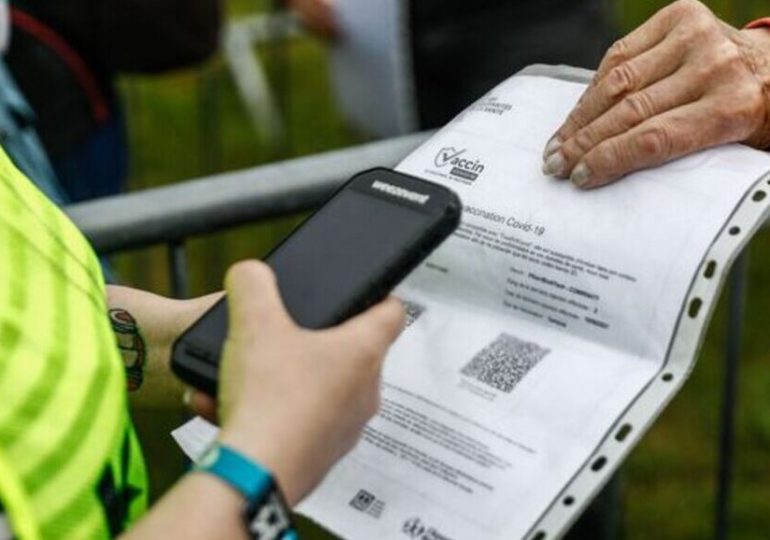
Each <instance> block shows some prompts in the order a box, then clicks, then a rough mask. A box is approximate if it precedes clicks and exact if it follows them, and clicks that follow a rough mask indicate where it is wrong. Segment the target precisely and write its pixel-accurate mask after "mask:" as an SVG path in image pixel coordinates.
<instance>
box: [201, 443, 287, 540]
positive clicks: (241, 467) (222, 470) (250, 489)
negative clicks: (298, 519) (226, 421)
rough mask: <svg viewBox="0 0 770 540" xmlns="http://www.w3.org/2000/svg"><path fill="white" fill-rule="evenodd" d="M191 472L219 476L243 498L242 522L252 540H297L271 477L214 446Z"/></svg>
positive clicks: (243, 458)
mask: <svg viewBox="0 0 770 540" xmlns="http://www.w3.org/2000/svg"><path fill="white" fill-rule="evenodd" d="M194 470H196V471H201V472H206V473H209V474H213V475H214V476H217V477H219V478H220V479H221V480H223V481H224V482H225V483H226V484H228V485H229V486H230V487H232V488H233V489H235V490H236V491H237V492H239V493H240V494H242V495H243V497H244V498H245V499H246V504H245V505H244V507H243V520H244V524H245V526H246V531H247V532H248V534H249V537H250V538H252V539H253V540H298V539H299V536H298V535H297V532H296V530H295V529H294V526H293V524H292V522H291V516H290V514H289V510H288V508H287V506H286V502H285V501H284V498H283V496H282V495H281V491H280V489H279V488H278V484H276V482H275V479H274V478H273V475H272V474H271V473H270V472H269V471H268V470H267V469H265V468H264V467H262V466H260V465H259V464H257V463H255V462H254V461H252V460H251V459H249V458H247V457H246V456H244V455H243V454H241V453H240V452H238V451H236V450H234V449H232V448H230V447H228V446H225V445H223V444H220V443H219V442H216V443H214V444H213V445H212V446H211V447H210V448H208V449H207V450H206V452H205V453H204V454H203V457H202V458H201V459H200V461H198V463H197V464H196V466H195V468H194Z"/></svg>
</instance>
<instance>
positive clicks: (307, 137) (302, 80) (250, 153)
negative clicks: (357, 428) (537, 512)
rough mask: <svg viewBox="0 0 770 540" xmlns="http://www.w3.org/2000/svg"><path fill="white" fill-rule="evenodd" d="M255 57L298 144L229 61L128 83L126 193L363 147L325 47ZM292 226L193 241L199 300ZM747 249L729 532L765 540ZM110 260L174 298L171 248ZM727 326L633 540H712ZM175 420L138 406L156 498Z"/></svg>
mask: <svg viewBox="0 0 770 540" xmlns="http://www.w3.org/2000/svg"><path fill="white" fill-rule="evenodd" d="M664 3H665V2H661V1H659V0H655V1H642V0H637V1H633V2H631V1H629V2H624V3H623V4H622V5H620V4H619V5H618V6H617V8H616V9H617V13H618V17H619V19H620V23H619V26H620V28H622V29H624V30H629V29H631V28H633V27H635V26H636V25H638V24H639V23H640V22H641V21H643V20H644V19H645V18H646V17H648V16H649V15H650V14H652V13H653V12H654V11H655V10H656V9H657V8H658V7H659V6H661V5H662V4H664ZM255 5H256V6H257V7H259V5H260V4H259V3H254V2H246V0H241V1H238V2H233V3H232V4H230V9H231V10H232V12H233V13H237V14H240V13H246V12H249V11H250V10H252V9H254V8H253V7H252V6H255ZM709 5H710V6H711V7H712V8H713V9H714V10H715V11H716V12H717V13H718V14H719V15H720V16H722V17H723V18H725V19H726V20H728V21H731V22H734V23H735V22H739V23H743V22H745V21H746V20H748V19H750V18H752V17H755V16H759V15H761V14H763V13H764V14H768V13H770V2H767V1H764V2H758V1H754V2H747V1H744V2H728V1H725V0H723V1H720V2H711V3H710V4H709ZM260 55H261V57H262V58H263V59H264V60H265V61H266V63H267V65H268V67H269V68H270V76H271V80H273V81H274V83H275V84H277V85H278V86H280V88H281V89H282V94H281V95H282V98H281V106H282V110H283V113H284V117H285V120H286V125H287V128H288V131H289V133H290V135H291V137H290V141H291V142H290V144H289V145H285V146H283V147H280V148H278V149H275V148H270V146H269V145H267V144H266V143H265V142H264V141H261V140H260V139H259V137H258V136H257V134H256V132H255V130H254V129H253V126H251V125H250V123H249V121H248V118H247V116H246V114H245V111H244V110H243V108H242V107H241V106H240V104H239V101H238V98H237V96H236V92H235V89H234V87H233V84H232V82H231V81H230V79H229V77H228V75H227V74H226V70H225V69H224V65H223V63H222V60H221V59H215V60H213V61H212V62H211V63H210V64H209V65H207V66H206V67H205V69H202V70H200V71H188V72H181V73H174V74H171V75H168V76H164V77H159V78H137V77H133V78H130V79H125V80H123V81H122V83H121V84H122V87H123V90H124V95H125V97H126V103H127V108H128V111H129V118H130V131H131V141H132V148H133V161H132V163H133V174H132V179H131V188H132V189H143V188H147V187H152V186H158V185H163V184H167V183H170V182H176V181H179V180H183V179H188V178H193V177H197V176H200V175H204V174H209V173H212V172H216V171H222V170H232V169H238V168H243V167H249V166H254V165H258V164H260V163H266V162H269V161H271V160H275V159H281V158H286V157H291V156H298V155H304V154H309V153H314V152H320V151H324V150H328V149H332V148H337V147H341V146H346V145H350V144H354V143H355V142H357V141H358V138H357V137H356V135H355V134H353V133H352V132H350V131H349V130H348V129H347V128H346V127H345V126H344V124H343V122H342V121H341V120H340V116H339V114H338V112H337V111H336V109H335V106H334V104H333V99H332V96H331V92H330V88H329V82H328V77H327V64H326V54H325V49H324V47H323V45H322V44H320V43H318V42H317V41H315V40H312V39H302V40H298V41H295V42H292V43H290V44H288V45H287V46H286V47H283V48H280V49H279V50H261V51H260ZM280 55H284V58H286V59H288V60H289V63H288V65H289V70H288V73H286V72H282V71H281V70H280V69H278V66H279V65H280V64H279V59H280ZM207 89H208V90H207ZM202 110H203V111H205V112H204V113H201V111H202ZM295 220H296V218H286V219H282V220H279V221H276V222H272V223H268V224H262V225H254V226H248V227H241V228H238V229H236V230H232V231H228V232H225V233H218V234H214V235H210V236H206V237H203V238H196V239H192V240H191V241H190V242H189V243H188V247H189V253H190V260H191V266H190V277H191V284H192V292H193V293H194V294H202V293H205V292H209V291H212V290H216V289H218V288H219V287H220V282H221V278H222V275H223V273H224V271H225V269H226V268H227V266H228V265H229V264H231V263H232V262H234V261H236V260H239V259H242V258H245V257H254V256H260V255H262V254H264V253H265V252H266V251H267V250H268V249H269V248H270V246H272V245H273V244H274V243H275V242H277V241H278V240H279V239H280V238H282V237H283V235H285V234H286V232H287V231H288V230H289V229H290V227H291V226H292V224H293V222H294V221H295ZM749 252H750V262H751V266H750V277H749V291H750V295H749V302H748V306H747V313H746V321H747V325H746V330H745V340H744V350H743V361H742V364H741V378H740V391H741V395H740V400H739V409H738V434H737V437H738V438H737V447H736V461H735V465H736V476H735V480H736V483H735V487H734V498H733V516H732V517H733V519H732V536H733V537H734V538H740V539H754V538H756V539H759V538H767V536H768V532H767V531H768V530H770V332H768V328H767V325H768V322H769V321H770V319H769V318H768V316H767V310H768V308H769V307H770V282H769V281H768V279H767V278H768V275H769V274H770V270H769V269H770V235H768V234H767V233H763V234H760V235H759V236H758V237H757V238H756V239H755V240H754V242H753V243H752V245H751V247H750V249H749ZM116 264H117V266H118V268H119V270H120V272H121V274H122V275H123V276H124V277H125V278H126V279H127V280H128V281H129V282H131V283H133V284H134V285H136V286H140V287H143V288H146V289H150V290H154V291H157V292H161V293H168V292H169V284H168V280H167V268H166V259H165V252H164V250H163V248H152V249H146V250H141V251H137V252H132V253H128V254H123V255H121V256H119V257H117V259H116ZM725 327H726V310H725V301H724V298H723V301H722V302H721V303H720V306H719V307H718V309H717V311H716V313H715V316H714V320H713V322H712V325H711V329H710V331H709V334H708V338H707V339H706V342H705V345H704V348H703V351H702V354H701V357H700V360H699V363H698V366H697V368H696V369H695V372H694V373H693V375H692V377H691V379H690V381H689V382H688V383H687V385H686V386H685V388H684V390H683V391H682V392H681V394H680V395H679V396H678V397H677V398H676V400H675V401H674V402H673V403H672V405H671V406H670V407H669V408H668V409H667V410H666V412H665V413H664V414H663V416H662V417H661V418H660V420H659V421H658V422H657V423H656V424H655V426H654V427H653V428H652V429H651V430H650V431H649V433H648V434H647V435H646V436H645V438H644V440H643V442H642V443H641V444H640V445H639V447H638V448H637V449H636V450H635V451H634V452H633V454H632V455H631V457H630V458H629V459H628V461H627V463H626V464H625V466H624V467H623V472H622V475H623V483H624V496H623V502H624V519H623V525H624V530H625V535H624V536H625V538H628V539H646V538H650V537H654V538H656V539H667V538H676V539H700V538H704V537H708V536H710V535H711V531H712V527H713V525H712V521H713V517H712V516H713V505H714V484H715V482H714V480H715V470H716V469H715V460H716V455H717V453H716V445H717V440H718V436H719V432H718V410H719V406H720V400H721V387H722V380H723V377H724V370H723V352H724V349H725ZM181 414H182V413H181V412H180V411H179V410H176V411H155V410H147V409H143V408H141V407H139V408H138V411H137V417H138V423H139V427H140V430H141V431H142V433H143V438H144V440H145V448H146V450H147V452H146V453H147V456H148V460H149V462H150V464H151V468H152V472H153V480H154V485H155V491H154V493H155V495H158V494H159V493H161V492H162V491H163V490H164V489H165V488H166V487H167V486H168V485H169V484H170V483H171V482H172V481H173V480H174V479H175V478H176V476H177V475H178V474H179V473H181V471H182V470H183V464H182V462H181V460H180V458H179V456H178V453H177V452H176V450H175V449H174V447H173V445H172V444H171V443H170V440H169V438H168V437H166V436H165V435H164V436H161V437H159V436H158V433H159V432H160V433H166V432H167V431H168V429H169V428H171V427H173V426H174V425H175V424H177V423H178V422H179V420H180V418H181ZM303 530H304V532H305V533H306V535H307V536H308V537H311V538H323V537H324V535H323V534H321V533H319V532H318V531H315V530H313V531H311V532H309V529H307V528H305V529H303Z"/></svg>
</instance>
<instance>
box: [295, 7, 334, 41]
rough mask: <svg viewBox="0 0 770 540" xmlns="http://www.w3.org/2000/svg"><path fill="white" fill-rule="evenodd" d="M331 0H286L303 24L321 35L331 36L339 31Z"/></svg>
mask: <svg viewBox="0 0 770 540" xmlns="http://www.w3.org/2000/svg"><path fill="white" fill-rule="evenodd" d="M333 2H334V0H288V1H287V4H288V6H289V8H291V9H292V10H293V11H295V12H296V13H297V14H298V15H299V17H300V19H302V22H303V23H304V24H305V26H307V27H308V28H310V29H311V30H312V31H314V32H316V33H317V34H320V35H321V36H322V37H325V38H333V37H335V36H336V35H337V34H338V33H339V28H338V27H337V21H336V20H335V18H334V5H333Z"/></svg>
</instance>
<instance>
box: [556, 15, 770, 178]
mask: <svg viewBox="0 0 770 540" xmlns="http://www.w3.org/2000/svg"><path fill="white" fill-rule="evenodd" d="M729 142H743V143H746V144H749V145H751V146H754V147H756V148H760V149H764V148H766V147H767V146H768V145H770V32H769V31H768V30H766V29H761V28H760V29H753V30H737V29H735V28H733V27H732V26H730V25H728V24H726V23H724V22H722V21H721V20H719V19H718V18H717V17H716V16H715V15H714V14H713V13H712V12H711V11H710V10H709V9H708V8H707V7H706V6H704V5H703V4H701V3H700V2H697V1H696V0H679V1H677V2H674V3H673V4H670V5H669V6H667V7H665V8H663V9H662V10H660V11H659V12H658V13H656V14H655V15H654V16H653V17H652V18H651V19H650V20H649V21H648V22H647V23H645V24H644V25H642V26H641V27H639V28H638V29H636V30H634V31H633V32H632V33H631V34H629V35H628V36H626V37H625V38H623V39H621V40H620V41H618V42H616V43H615V44H614V45H613V46H612V47H611V48H610V50H609V51H608V52H607V55H606V56H605V57H604V60H603V61H602V63H601V65H600V66H599V69H598V71H597V73H596V76H595V78H594V80H593V82H592V83H591V85H590V86H589V88H588V89H587V90H586V92H585V94H584V95H583V96H582V98H581V99H580V101H579V102H578V104H577V106H576V107H575V109H574V110H573V111H572V112H571V113H570V115H569V117H568V118H567V120H566V122H565V123H564V124H563V125H562V126H561V127H560V128H559V129H558V130H557V131H556V133H555V135H554V136H553V138H552V139H551V140H550V141H549V143H548V145H547V147H546V150H545V153H544V156H543V159H544V165H543V171H544V172H545V173H546V174H548V175H553V176H556V177H559V178H569V179H571V180H572V182H573V183H574V184H575V185H577V186H578V187H581V188H594V187H599V186H602V185H605V184H607V183H609V182H612V181H613V180H617V179H618V178H620V177H622V176H624V175H625V174H627V173H629V172H631V171H634V170H638V169H642V168H646V167H651V166H655V165H659V164H662V163H665V162H667V161H670V160H672V159H675V158H677V157H680V156H683V155H686V154H690V153H692V152H696V151H698V150H701V149H704V148H708V147H712V146H716V145H719V144H724V143H729Z"/></svg>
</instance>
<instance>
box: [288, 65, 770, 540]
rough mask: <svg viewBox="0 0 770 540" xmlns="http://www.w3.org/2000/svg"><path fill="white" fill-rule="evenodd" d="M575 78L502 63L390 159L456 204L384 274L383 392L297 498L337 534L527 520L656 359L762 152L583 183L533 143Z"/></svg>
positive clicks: (435, 537)
mask: <svg viewBox="0 0 770 540" xmlns="http://www.w3.org/2000/svg"><path fill="white" fill-rule="evenodd" d="M584 88H585V87H584V86H583V85H581V84H577V83H570V82H564V81H558V80H555V79H551V78H547V77H533V76H516V77H513V78H511V79H509V80H508V81H506V82H505V83H503V84H501V85H500V86H499V87H497V88H496V89H494V90H493V91H491V92H490V93H489V94H488V95H486V96H484V97H483V98H482V99H481V100H479V101H478V102H476V103H475V104H473V105H472V106H470V107H469V108H468V109H467V110H466V111H465V112H464V113H462V114H461V115H460V116H459V117H458V118H457V119H456V120H454V121H453V122H452V123H451V124H449V125H448V126H446V127H445V128H444V129H443V130H441V131H440V132H439V133H438V134H437V135H435V136H434V137H432V138H431V139H430V140H429V141H428V142H427V143H425V144H424V145H423V146H422V147H421V148H419V149H418V150H417V151H415V152H414V153H413V154H412V155H410V156H409V157H408V158H407V159H406V160H405V161H403V162H402V163H401V164H400V166H399V167H398V170H400V171H402V172H405V173H409V174H412V175H415V176H419V177H422V178H425V179H427V180H431V181H434V182H438V183H441V184H444V185H446V186H448V187H451V188H452V189H454V190H456V191H457V193H458V194H459V195H460V197H461V199H462V201H463V205H464V215H463V221H462V224H461V226H460V228H459V229H458V231H457V232H456V233H455V234H454V236H453V237H452V238H450V240H448V241H447V242H446V243H445V244H444V245H443V246H442V247H441V248H440V249H439V250H437V251H436V252H435V253H434V254H433V255H432V256H431V257H430V258H429V259H428V261H427V262H426V263H425V264H423V265H422V266H421V267H420V268H419V269H418V270H417V271H416V272H414V273H413V274H412V275H411V276H410V277H409V279H408V280H407V281H406V282H405V283H404V284H402V285H401V286H400V287H399V289H398V290H397V295H398V296H399V297H400V298H402V299H403V300H404V301H405V304H406V306H407V311H408V327H407V328H406V330H405V331H404V333H403V334H402V335H401V337H400V338H399V339H398V341H397V342H396V344H395V345H394V347H393V348H392V349H391V351H390V353H389V355H388V359H387V362H386V363H385V370H384V375H383V382H382V407H381V410H380V412H379V414H378V415H377V416H376V417H375V418H374V419H373V420H372V421H371V422H370V423H369V424H368V425H367V427H366V429H365V431H364V434H363V436H362V439H361V441H360V442H359V444H358V445H357V446H356V447H355V448H354V449H353V451H352V452H351V453H350V454H349V455H348V456H346V457H345V458H344V459H343V460H342V461H341V462H340V463H339V464H338V465H337V466H336V467H335V468H334V469H333V470H332V471H331V473H330V474H329V475H328V476H327V478H326V479H325V481H324V482H323V484H322V485H321V486H320V487H319V488H318V489H317V490H316V491H315V492H314V493H313V494H312V495H310V496H309V497H308V498H307V499H306V500H305V501H304V502H303V503H302V504H301V505H300V507H299V508H298V510H299V512H300V513H303V514H305V515H307V516H309V517H310V518H312V519H314V520H316V521H318V522H319V523H321V524H322V525H323V526H325V527H327V528H328V529H329V530H331V531H333V532H335V533H337V534H339V535H340V536H342V537H345V538H351V539H361V540H364V539H367V540H368V539H372V538H378V539H398V540H404V539H408V538H413V539H420V540H443V539H452V540H461V539H478V538H484V539H501V540H502V539H506V540H510V539H514V538H522V537H525V536H526V535H527V534H531V532H532V527H533V524H535V523H536V522H537V521H538V519H539V518H540V517H541V516H542V515H543V513H544V512H545V511H546V509H547V508H548V507H549V506H550V505H551V504H552V503H553V502H554V500H556V499H557V498H558V497H559V494H560V493H561V492H562V489H563V488H564V486H565V485H567V484H568V483H569V481H570V479H571V478H572V477H573V476H574V475H575V474H576V471H578V470H579V469H580V468H581V467H582V466H583V465H584V464H585V463H587V462H588V460H590V459H591V457H592V456H593V453H594V451H595V449H596V448H597V446H598V445H599V443H600V441H602V439H603V438H605V437H606V436H607V434H608V432H610V430H611V429H612V427H613V426H614V425H615V424H616V422H617V420H618V418H619V417H620V416H621V414H622V413H623V411H624V410H626V409H627V408H628V407H629V405H630V404H631V403H632V402H633V401H634V400H635V399H636V398H637V396H639V395H640V393H641V392H642V391H643V389H644V388H645V386H646V385H648V384H649V383H650V381H651V380H652V378H653V377H655V376H656V374H657V373H658V372H659V371H660V369H661V366H662V365H663V363H664V362H665V359H666V356H667V351H668V349H669V347H670V345H671V342H672V339H673V337H674V334H675V330H676V325H677V320H678V318H679V316H680V313H681V312H682V310H683V309H685V307H684V306H685V304H686V299H687V292H688V290H689V287H690V284H691V283H692V281H693V279H694V275H695V273H696V272H697V269H698V268H699V266H700V265H701V263H702V261H703V257H704V254H705V253H706V251H707V250H708V248H709V246H710V245H711V244H712V242H714V239H715V238H716V237H717V235H718V234H719V232H720V231H721V230H722V228H723V227H724V226H725V223H726V222H727V221H728V219H729V217H730V216H731V215H732V213H733V212H734V210H735V208H736V207H737V205H738V204H739V202H740V201H741V200H742V199H744V197H745V195H746V193H747V190H749V189H750V188H751V186H752V185H753V184H754V182H755V181H756V180H757V179H758V178H759V177H760V176H761V175H762V174H764V173H765V172H767V171H768V170H770V158H769V157H768V156H767V155H765V154H764V153H761V152H758V151H754V150H750V149H748V148H745V147H742V146H738V145H734V146H728V147H722V148H718V149H715V150H711V151H708V152H703V153H700V154H697V155H694V156H691V157H688V158H685V159H681V160H679V161H676V162H674V163H671V164H669V165H667V166H665V167H662V168H658V169H655V170H649V171H644V172H640V173H636V174H634V175H631V176H629V177H628V178H625V179H624V180H622V181H621V182H618V183H615V184H613V185H611V186H608V187H605V188H602V189H598V190H594V191H580V190H578V189H576V188H575V187H574V186H572V185H571V184H570V183H569V182H566V181H560V180H556V179H552V178H548V177H545V176H544V175H543V174H542V172H541V166H542V157H541V156H542V151H543V148H544V146H545V144H546V141H547V140H548V138H549V137H550V136H551V135H552V134H553V133H554V131H555V130H556V129H557V128H558V126H559V125H560V124H561V122H563V120H564V119H565V117H566V115H567V114H568V112H569V111H570V109H571V108H572V107H573V106H574V104H575V102H576V100H577V99H578V98H579V96H580V95H581V93H582V92H583V90H584Z"/></svg>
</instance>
